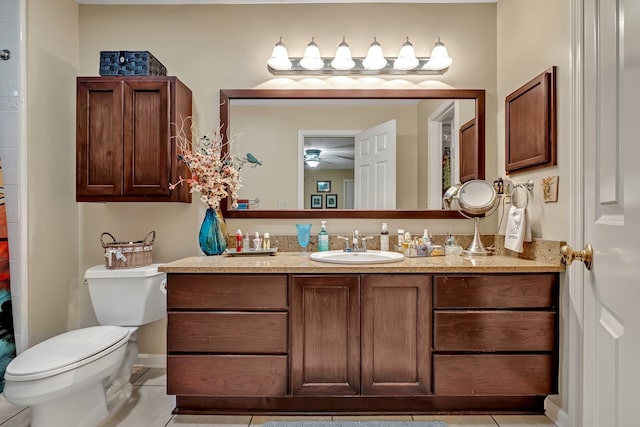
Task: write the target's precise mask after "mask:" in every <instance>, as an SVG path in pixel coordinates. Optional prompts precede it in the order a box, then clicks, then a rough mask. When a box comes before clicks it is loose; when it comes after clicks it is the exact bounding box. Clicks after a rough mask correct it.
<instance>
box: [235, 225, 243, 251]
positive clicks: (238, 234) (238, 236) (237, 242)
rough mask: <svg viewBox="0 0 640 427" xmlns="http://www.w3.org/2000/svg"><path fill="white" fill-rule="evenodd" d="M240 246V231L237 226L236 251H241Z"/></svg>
mask: <svg viewBox="0 0 640 427" xmlns="http://www.w3.org/2000/svg"><path fill="white" fill-rule="evenodd" d="M242 246H243V242H242V231H241V230H240V229H239V228H238V231H236V252H242Z"/></svg>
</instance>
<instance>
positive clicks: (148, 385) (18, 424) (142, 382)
mask: <svg viewBox="0 0 640 427" xmlns="http://www.w3.org/2000/svg"><path fill="white" fill-rule="evenodd" d="M131 381H132V383H133V385H134V390H133V395H132V397H131V401H130V402H129V403H128V404H127V405H126V406H125V407H124V408H122V410H121V411H119V412H118V413H117V414H116V415H115V416H114V417H113V418H112V419H110V420H109V421H108V422H107V423H106V424H105V425H104V426H103V427H189V426H190V427H210V426H215V427H256V426H260V425H261V424H264V423H265V422H266V421H268V420H273V419H292V417H275V416H274V417H271V416H269V417H267V416H261V415H255V416H250V415H247V416H242V415H238V416H221V415H172V414H171V411H172V410H173V408H174V406H175V400H174V398H173V396H167V394H166V390H165V385H166V375H165V370H164V369H136V370H135V371H134V375H133V377H132V378H131ZM300 418H305V419H326V420H328V419H332V418H333V419H335V420H338V419H341V420H362V419H377V420H381V419H386V420H389V419H400V420H406V421H411V420H415V421H421V420H440V421H444V422H446V423H447V424H449V427H541V426H546V427H552V426H554V425H555V424H554V423H553V422H552V421H551V420H549V419H548V418H547V417H545V416H544V415H517V416H516V415H457V416H448V415H447V416H445V415H436V416H427V415H413V416H412V415H403V416H402V415H401V416H388V417H387V416H380V417H352V416H344V417H342V416H341V417H338V416H334V417H331V416H326V417H295V419H300ZM30 419H31V415H30V412H29V409H28V408H27V409H24V408H16V407H15V406H13V405H11V404H10V403H8V402H7V401H6V400H5V399H4V396H2V395H0V426H1V427H28V426H29V424H30ZM52 427H58V426H52ZM60 427H61V426H60Z"/></svg>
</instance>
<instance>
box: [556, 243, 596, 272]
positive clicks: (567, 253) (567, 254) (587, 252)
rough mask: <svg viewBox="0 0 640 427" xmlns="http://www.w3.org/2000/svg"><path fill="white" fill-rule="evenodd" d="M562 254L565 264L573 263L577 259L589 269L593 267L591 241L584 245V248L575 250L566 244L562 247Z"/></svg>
mask: <svg viewBox="0 0 640 427" xmlns="http://www.w3.org/2000/svg"><path fill="white" fill-rule="evenodd" d="M560 255H562V263H563V264H564V265H571V263H572V262H573V261H574V260H576V259H577V260H578V261H582V262H583V263H584V266H585V267H587V270H591V268H592V267H593V246H591V244H590V243H587V244H586V245H584V249H583V250H581V251H574V250H573V249H572V248H571V246H569V245H564V246H563V247H561V248H560Z"/></svg>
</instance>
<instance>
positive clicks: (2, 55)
mask: <svg viewBox="0 0 640 427" xmlns="http://www.w3.org/2000/svg"><path fill="white" fill-rule="evenodd" d="M9 58H11V51H10V50H7V49H2V50H0V59H2V60H3V61H8V60H9Z"/></svg>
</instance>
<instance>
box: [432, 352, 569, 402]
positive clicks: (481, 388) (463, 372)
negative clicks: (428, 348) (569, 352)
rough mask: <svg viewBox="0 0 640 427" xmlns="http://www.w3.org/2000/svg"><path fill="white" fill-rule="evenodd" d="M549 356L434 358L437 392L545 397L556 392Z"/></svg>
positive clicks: (551, 362) (444, 356)
mask: <svg viewBox="0 0 640 427" xmlns="http://www.w3.org/2000/svg"><path fill="white" fill-rule="evenodd" d="M553 361H554V358H553V357H552V356H550V355H485V354H482V355H480V354H468V355H434V357H433V370H434V375H433V380H434V393H435V394H437V395H449V396H471V395H474V396H478V395H488V396H543V395H548V394H553V393H555V392H556V391H557V390H556V388H557V387H556V385H555V383H554V382H553V378H554V374H555V370H554V368H553Z"/></svg>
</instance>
